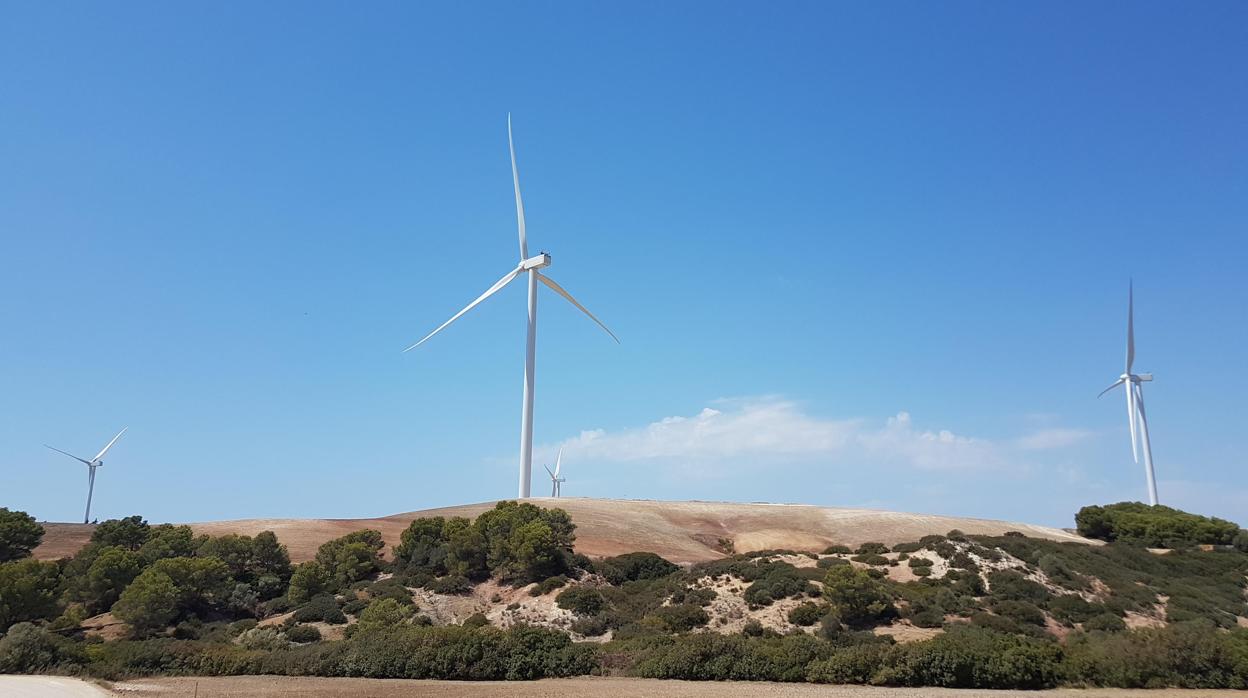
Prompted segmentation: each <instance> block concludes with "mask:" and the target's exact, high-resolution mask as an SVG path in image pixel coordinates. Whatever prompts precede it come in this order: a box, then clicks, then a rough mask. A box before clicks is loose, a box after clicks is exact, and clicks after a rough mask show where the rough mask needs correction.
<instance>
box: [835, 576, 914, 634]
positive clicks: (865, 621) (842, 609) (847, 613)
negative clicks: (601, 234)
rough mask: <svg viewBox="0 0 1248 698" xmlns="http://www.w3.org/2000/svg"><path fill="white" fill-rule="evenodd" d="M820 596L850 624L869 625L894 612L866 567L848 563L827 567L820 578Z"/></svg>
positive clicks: (877, 582)
mask: <svg viewBox="0 0 1248 698" xmlns="http://www.w3.org/2000/svg"><path fill="white" fill-rule="evenodd" d="M823 597H824V599H826V600H827V602H828V604H829V605H830V606H831V607H832V612H833V613H835V614H836V615H837V616H839V617H840V619H841V622H843V623H845V624H846V625H848V626H850V627H869V626H871V625H874V624H876V623H878V622H879V621H882V620H884V619H886V618H891V617H893V616H895V615H896V613H897V609H896V608H894V607H893V602H892V600H891V599H890V598H889V595H888V592H887V591H886V589H885V588H884V585H883V584H881V583H880V582H879V581H877V580H876V579H874V578H873V577H871V575H869V574H867V572H866V570H859V569H856V568H854V567H851V566H848V565H842V566H838V567H832V568H830V569H829V570H828V573H827V575H826V576H825V577H824V578H823Z"/></svg>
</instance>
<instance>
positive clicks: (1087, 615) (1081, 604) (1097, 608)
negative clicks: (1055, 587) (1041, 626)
mask: <svg viewBox="0 0 1248 698" xmlns="http://www.w3.org/2000/svg"><path fill="white" fill-rule="evenodd" d="M1048 608H1049V612H1050V613H1052V614H1053V617H1054V618H1056V619H1058V620H1060V621H1062V622H1064V623H1067V624H1070V623H1083V622H1085V621H1087V620H1089V619H1091V618H1092V617H1093V616H1097V615H1100V614H1101V613H1104V612H1105V606H1104V604H1092V603H1088V602H1087V601H1084V600H1083V597H1081V596H1076V595H1074V594H1066V595H1062V596H1055V597H1053V599H1052V600H1051V601H1049V604H1048Z"/></svg>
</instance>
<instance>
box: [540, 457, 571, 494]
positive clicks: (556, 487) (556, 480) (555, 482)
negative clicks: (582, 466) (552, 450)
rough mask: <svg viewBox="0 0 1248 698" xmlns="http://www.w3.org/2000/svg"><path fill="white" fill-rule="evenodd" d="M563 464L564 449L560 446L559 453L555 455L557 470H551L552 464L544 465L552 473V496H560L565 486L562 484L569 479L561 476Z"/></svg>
mask: <svg viewBox="0 0 1248 698" xmlns="http://www.w3.org/2000/svg"><path fill="white" fill-rule="evenodd" d="M562 464H563V449H562V448H560V449H559V455H558V456H556V457H555V471H554V472H551V471H550V466H548V465H543V466H542V467H543V468H546V472H547V473H549V474H550V496H552V497H558V496H559V495H561V494H563V488H562V487H560V485H562V484H563V483H565V482H567V481H568V479H567V478H566V477H559V467H560V466H561V465H562Z"/></svg>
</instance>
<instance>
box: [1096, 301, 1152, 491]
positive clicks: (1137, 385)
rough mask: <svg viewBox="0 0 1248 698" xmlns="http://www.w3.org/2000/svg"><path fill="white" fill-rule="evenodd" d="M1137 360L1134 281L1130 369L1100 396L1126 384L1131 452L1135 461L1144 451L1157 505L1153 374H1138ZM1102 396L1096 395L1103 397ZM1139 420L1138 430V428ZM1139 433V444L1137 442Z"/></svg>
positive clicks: (1129, 307)
mask: <svg viewBox="0 0 1248 698" xmlns="http://www.w3.org/2000/svg"><path fill="white" fill-rule="evenodd" d="M1133 363H1135V289H1134V284H1130V283H1129V284H1128V285H1127V369H1126V370H1125V371H1123V373H1122V375H1121V376H1118V380H1116V381H1114V384H1113V385H1111V386H1109V387H1108V388H1106V389H1104V390H1102V391H1101V395H1104V394H1105V393H1108V392H1109V391H1111V390H1113V389H1114V388H1117V387H1118V386H1120V385H1123V386H1126V391H1127V423H1128V424H1130V425H1131V455H1132V457H1134V458H1135V462H1136V463H1139V462H1140V449H1141V448H1143V450H1144V473H1145V475H1146V476H1147V477H1148V503H1149V504H1151V505H1153V506H1157V479H1156V477H1155V476H1154V474H1153V446H1152V444H1151V443H1150V442H1149V440H1148V418H1147V417H1145V416H1144V383H1146V382H1148V381H1151V380H1152V379H1153V374H1151V373H1141V374H1138V375H1137V374H1135V373H1132V372H1131V365H1132V364H1133ZM1101 395H1097V397H1100V396H1101ZM1137 420H1138V427H1139V428H1138V431H1137V428H1136V427H1137ZM1137 433H1138V434H1139V436H1138V440H1139V442H1140V443H1139V446H1137V445H1136V440H1137V436H1136V434H1137Z"/></svg>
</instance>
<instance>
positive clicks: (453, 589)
mask: <svg viewBox="0 0 1248 698" xmlns="http://www.w3.org/2000/svg"><path fill="white" fill-rule="evenodd" d="M425 588H426V589H428V590H429V591H432V592H433V593H435V594H467V593H468V592H470V591H472V582H469V581H468V578H467V577H461V576H459V575H457V574H448V575H447V576H445V577H439V578H437V579H435V580H433V581H431V582H429V583H428V584H426V585H425Z"/></svg>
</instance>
